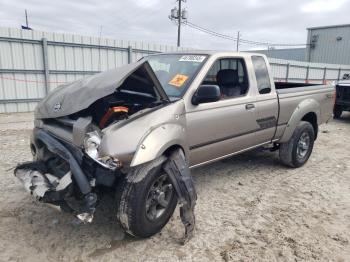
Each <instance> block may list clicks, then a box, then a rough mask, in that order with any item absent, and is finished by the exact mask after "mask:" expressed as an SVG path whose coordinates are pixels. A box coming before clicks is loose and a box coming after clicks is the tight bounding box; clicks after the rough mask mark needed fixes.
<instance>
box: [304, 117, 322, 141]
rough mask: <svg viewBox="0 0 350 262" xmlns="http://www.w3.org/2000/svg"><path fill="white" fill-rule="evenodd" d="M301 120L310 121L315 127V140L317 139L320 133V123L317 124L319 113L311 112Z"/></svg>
mask: <svg viewBox="0 0 350 262" xmlns="http://www.w3.org/2000/svg"><path fill="white" fill-rule="evenodd" d="M301 121H306V122H309V123H310V124H311V125H312V127H313V128H314V134H315V140H316V139H317V134H318V124H317V115H316V113H315V112H309V113H307V114H306V115H304V116H303V118H302V119H301Z"/></svg>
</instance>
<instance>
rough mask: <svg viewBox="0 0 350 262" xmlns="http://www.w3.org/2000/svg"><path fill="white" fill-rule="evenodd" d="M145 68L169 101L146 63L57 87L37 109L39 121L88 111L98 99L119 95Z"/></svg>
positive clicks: (159, 90) (161, 94)
mask: <svg viewBox="0 0 350 262" xmlns="http://www.w3.org/2000/svg"><path fill="white" fill-rule="evenodd" d="M143 66H144V67H145V69H146V71H147V73H148V74H150V76H151V79H152V80H153V82H154V84H155V88H156V89H157V92H156V93H158V94H160V96H161V97H162V98H163V99H166V97H164V96H166V95H165V93H164V90H163V89H162V87H161V85H160V83H159V81H158V79H157V78H156V77H155V75H154V72H153V71H152V69H151V67H150V65H149V64H148V62H147V61H145V60H142V61H139V62H136V63H133V64H128V65H125V66H122V67H119V68H117V69H113V70H109V71H106V72H102V73H99V74H96V75H94V76H90V77H87V78H83V79H80V80H77V81H74V82H71V83H67V84H64V85H61V86H59V87H57V88H55V89H54V90H53V91H51V92H50V93H49V94H48V95H47V96H46V97H45V98H44V99H43V100H41V101H40V102H39V104H38V106H37V107H36V109H35V118H36V119H44V118H56V117H62V116H66V115H70V114H74V113H77V112H79V111H81V110H83V109H86V108H88V107H89V106H90V105H91V104H92V103H94V102H95V101H96V100H98V99H100V98H102V97H105V96H108V95H110V94H112V93H113V92H115V90H116V89H117V88H118V87H120V86H121V85H122V83H123V82H124V80H125V79H126V78H127V77H128V76H130V75H131V74H132V73H134V72H135V71H136V70H138V69H139V68H141V67H143Z"/></svg>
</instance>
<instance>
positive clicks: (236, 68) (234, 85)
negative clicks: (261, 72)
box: [202, 58, 248, 99]
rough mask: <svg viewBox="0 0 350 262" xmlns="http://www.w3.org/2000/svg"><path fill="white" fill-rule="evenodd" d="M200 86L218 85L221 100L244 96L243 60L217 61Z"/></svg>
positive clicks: (244, 73)
mask: <svg viewBox="0 0 350 262" xmlns="http://www.w3.org/2000/svg"><path fill="white" fill-rule="evenodd" d="M202 84H204V85H218V86H219V87H220V92H221V97H222V99H225V98H231V97H238V96H242V95H245V94H246V93H247V91H248V78H247V70H246V67H245V63H244V60H243V59H241V58H223V59H219V60H217V61H216V62H215V63H214V64H213V66H212V67H211V69H210V70H209V72H208V74H207V75H206V77H205V78H204V80H203V83H202Z"/></svg>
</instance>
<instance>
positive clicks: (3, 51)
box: [0, 28, 350, 113]
mask: <svg viewBox="0 0 350 262" xmlns="http://www.w3.org/2000/svg"><path fill="white" fill-rule="evenodd" d="M175 50H177V47H174V46H166V45H158V44H150V43H144V42H132V41H122V40H120V41H119V40H113V39H105V38H101V39H100V38H96V37H87V36H79V35H71V34H58V33H46V32H39V31H27V30H20V29H9V28H0V113H10V112H26V111H32V110H34V108H35V106H36V103H37V101H39V100H40V99H41V98H43V97H44V96H45V95H46V93H47V92H49V91H50V90H52V89H53V88H55V87H56V86H58V85H60V84H62V83H66V82H69V81H73V80H76V79H79V78H82V77H85V76H88V75H92V74H95V73H97V72H100V71H104V70H107V69H111V68H115V67H118V66H121V65H123V64H126V63H129V62H133V61H136V60H138V59H140V58H141V57H143V56H145V55H148V54H152V53H158V52H167V51H175ZM180 50H185V49H184V48H181V49H180ZM270 61H271V63H272V71H273V76H274V77H275V79H276V80H280V81H285V80H293V81H301V82H304V81H305V80H306V79H307V81H316V82H322V81H323V80H325V79H328V80H337V79H338V78H339V77H340V76H342V74H343V73H345V72H347V73H350V66H347V67H344V66H341V65H326V64H308V63H303V62H297V61H288V60H278V59H270ZM325 67H327V69H326V70H325ZM340 68H341V69H340Z"/></svg>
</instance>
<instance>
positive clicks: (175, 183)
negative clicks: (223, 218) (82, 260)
mask: <svg viewBox="0 0 350 262" xmlns="http://www.w3.org/2000/svg"><path fill="white" fill-rule="evenodd" d="M334 98H335V89H334V87H333V86H327V85H312V84H308V85H306V84H300V83H278V82H276V83H275V82H274V81H273V78H272V77H271V70H270V67H269V63H268V60H267V58H266V57H265V56H263V55H261V54H249V53H232V52H204V51H196V52H192V51H191V52H182V53H164V54H159V55H158V54H157V55H151V56H148V57H145V58H143V59H141V60H140V61H138V62H136V63H133V64H129V65H126V66H123V67H120V68H117V69H115V70H110V71H107V72H103V73H100V74H97V75H95V76H92V77H89V78H86V79H82V80H79V81H75V82H72V83H68V84H66V85H63V86H60V87H58V88H56V89H55V90H53V91H52V92H51V93H50V94H49V95H48V96H47V97H46V98H44V99H43V100H42V101H41V102H40V103H39V105H38V106H37V108H36V111H35V128H34V130H33V135H32V139H31V145H30V148H31V151H32V154H33V156H34V161H33V162H29V163H24V164H21V165H19V166H18V167H17V168H16V170H15V175H16V176H17V177H18V178H19V179H20V180H21V181H22V182H23V184H24V186H25V188H26V189H27V190H28V191H29V192H30V193H31V194H32V195H34V196H35V197H36V198H37V199H38V200H40V201H41V202H45V203H50V204H54V205H56V206H59V207H61V209H63V210H66V211H70V212H73V213H75V215H76V216H77V217H78V218H79V219H80V220H82V221H84V222H90V221H92V218H93V213H94V211H95V208H96V206H97V203H98V201H97V200H98V195H99V194H100V193H103V192H106V191H110V190H106V188H110V189H113V190H114V191H116V205H115V207H114V208H115V209H116V211H117V214H118V215H117V219H118V220H119V222H120V224H121V225H122V227H123V228H124V229H125V230H126V231H127V232H129V233H130V234H132V235H134V236H138V237H148V236H151V235H153V234H155V233H157V232H159V231H160V230H161V229H162V227H163V226H164V225H165V224H166V223H167V221H168V220H169V218H170V217H171V215H172V214H173V212H174V209H175V207H176V205H177V202H178V201H179V202H180V203H182V206H186V205H188V206H189V208H188V209H191V208H192V210H193V207H194V203H195V200H196V194H195V190H194V188H193V184H192V180H191V177H190V176H189V170H190V169H191V168H195V167H198V166H202V165H204V164H209V163H211V162H214V161H218V160H220V159H223V158H226V157H230V156H233V155H236V154H239V153H242V152H245V151H248V150H251V149H254V148H257V147H262V146H266V147H269V148H270V149H272V150H279V157H280V160H281V162H282V163H283V164H284V165H287V166H290V167H295V168H296V167H300V166H302V165H304V164H305V163H306V162H307V160H308V158H309V156H310V154H311V152H312V149H313V145H314V141H315V139H316V138H317V135H318V126H319V125H320V124H322V123H325V122H327V121H328V120H329V119H330V118H331V117H332V110H333V105H334ZM169 163H170V164H169ZM208 201H210V200H208ZM180 211H181V210H180ZM185 211H186V210H185V209H184V210H182V212H181V213H182V218H183V221H187V222H188V221H190V222H189V224H191V223H193V222H194V221H193V218H192V221H191V219H188V217H187V218H186V213H185ZM186 219H187V220H186Z"/></svg>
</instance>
